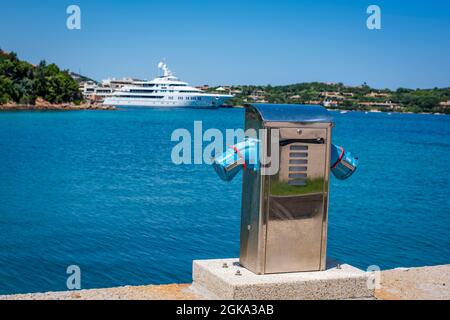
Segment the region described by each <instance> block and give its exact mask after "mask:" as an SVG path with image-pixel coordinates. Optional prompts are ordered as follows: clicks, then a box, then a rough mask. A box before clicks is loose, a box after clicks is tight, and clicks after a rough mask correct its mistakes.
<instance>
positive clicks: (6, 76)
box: [0, 49, 83, 105]
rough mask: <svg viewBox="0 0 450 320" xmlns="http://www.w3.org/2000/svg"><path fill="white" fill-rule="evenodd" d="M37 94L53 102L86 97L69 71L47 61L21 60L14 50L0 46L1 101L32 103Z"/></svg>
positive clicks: (78, 99) (73, 100)
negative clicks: (37, 62)
mask: <svg viewBox="0 0 450 320" xmlns="http://www.w3.org/2000/svg"><path fill="white" fill-rule="evenodd" d="M37 98H42V99H44V100H45V101H48V102H50V103H53V104H59V103H75V104H79V103H81V102H82V101H83V96H82V95H81V93H80V91H79V87H78V83H77V82H76V81H75V80H74V79H73V78H72V77H71V76H70V74H69V72H68V71H65V70H64V71H62V70H60V69H59V68H58V66H57V65H55V64H48V65H47V63H46V62H45V61H41V62H40V63H39V65H37V66H34V65H32V64H30V63H28V62H25V61H21V60H19V59H18V58H17V55H16V54H15V53H14V52H11V53H6V52H4V51H2V50H1V49H0V104H6V103H17V104H23V105H33V104H34V103H35V101H36V99H37Z"/></svg>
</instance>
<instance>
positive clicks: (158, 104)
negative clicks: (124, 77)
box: [103, 96, 231, 109]
mask: <svg viewBox="0 0 450 320" xmlns="http://www.w3.org/2000/svg"><path fill="white" fill-rule="evenodd" d="M230 98H231V96H223V97H222V96H217V97H211V96H208V97H202V99H201V100H200V101H199V100H192V101H191V100H177V99H174V100H169V99H158V100H150V99H146V98H119V97H117V98H116V97H109V98H106V99H105V101H104V102H103V104H104V105H107V106H115V107H142V108H209V109H214V108H219V107H220V106H222V105H223V104H224V102H225V101H226V100H228V99H230Z"/></svg>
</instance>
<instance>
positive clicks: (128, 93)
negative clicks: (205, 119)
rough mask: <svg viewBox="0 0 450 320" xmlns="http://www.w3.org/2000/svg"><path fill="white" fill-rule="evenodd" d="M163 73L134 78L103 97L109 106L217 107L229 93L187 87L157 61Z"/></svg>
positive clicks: (163, 64) (228, 97) (105, 103)
mask: <svg viewBox="0 0 450 320" xmlns="http://www.w3.org/2000/svg"><path fill="white" fill-rule="evenodd" d="M158 68H159V69H161V70H162V71H163V75H162V76H160V77H158V78H155V79H153V80H151V81H134V82H133V83H132V84H131V85H125V86H123V87H122V88H120V89H119V90H117V91H115V92H114V93H113V94H112V95H111V96H109V97H107V98H106V99H105V101H104V102H103V104H104V105H109V106H119V107H122V106H130V107H158V108H171V107H172V108H173V107H175V108H218V107H220V106H221V105H222V104H223V103H224V102H225V101H226V100H227V99H230V98H232V97H233V96H232V95H230V94H212V93H206V92H203V91H202V90H200V89H197V88H194V87H191V86H189V85H188V83H186V82H183V81H180V80H179V79H178V78H177V77H175V76H174V75H173V73H172V72H171V71H170V70H169V69H168V68H167V65H166V64H165V63H164V62H160V63H159V64H158Z"/></svg>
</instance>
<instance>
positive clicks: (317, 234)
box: [240, 104, 333, 274]
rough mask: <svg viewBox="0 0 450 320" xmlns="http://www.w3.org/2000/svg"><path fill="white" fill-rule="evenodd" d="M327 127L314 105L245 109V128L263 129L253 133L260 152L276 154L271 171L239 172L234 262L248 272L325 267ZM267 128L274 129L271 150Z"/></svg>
mask: <svg viewBox="0 0 450 320" xmlns="http://www.w3.org/2000/svg"><path fill="white" fill-rule="evenodd" d="M332 126H333V123H332V118H331V116H330V114H329V112H328V111H327V110H326V109H325V108H322V107H320V106H300V105H265V104H256V105H251V106H249V107H248V108H247V109H246V114H245V129H246V130H247V129H255V130H257V132H264V130H262V131H260V130H259V129H266V130H265V132H266V134H263V135H261V134H258V139H259V140H260V148H262V150H260V153H261V154H264V155H267V156H269V155H272V154H273V153H275V152H277V153H278V156H279V168H278V170H277V171H276V172H275V173H272V174H270V175H264V174H262V171H263V170H244V173H243V192H242V212H241V239H240V240H241V242H240V243H241V248H240V249H241V250H240V252H241V255H240V264H241V265H242V266H244V267H245V268H247V269H249V270H250V271H252V272H254V273H256V274H269V273H282V272H300V271H319V270H324V269H325V267H326V247H327V222H328V192H329V191H328V190H329V175H330V166H329V163H330V144H331V129H332ZM271 130H278V135H279V139H278V140H279V142H278V144H277V145H276V146H275V148H274V144H273V143H272V142H273V141H270V140H271ZM264 166H265V165H262V167H264Z"/></svg>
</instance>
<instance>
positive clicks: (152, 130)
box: [0, 109, 450, 294]
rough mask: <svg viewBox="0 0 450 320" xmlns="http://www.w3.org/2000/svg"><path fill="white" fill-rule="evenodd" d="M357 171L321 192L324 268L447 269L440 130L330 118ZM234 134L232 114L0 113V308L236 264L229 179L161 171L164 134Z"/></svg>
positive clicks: (446, 182)
mask: <svg viewBox="0 0 450 320" xmlns="http://www.w3.org/2000/svg"><path fill="white" fill-rule="evenodd" d="M333 115H334V117H335V122H336V127H335V129H334V136H333V140H334V142H335V143H337V144H340V145H343V146H344V147H345V148H346V149H348V150H350V151H352V153H354V154H356V155H358V156H359V158H360V166H359V168H358V170H357V172H356V173H355V174H354V175H353V176H352V177H351V178H350V179H348V180H346V181H337V180H336V179H334V178H332V180H331V195H330V197H331V199H330V210H329V240H328V253H329V256H331V257H333V258H336V259H339V260H341V261H344V262H346V263H350V264H353V265H355V266H357V267H360V268H362V269H365V268H367V267H368V266H370V265H374V264H375V265H379V266H380V267H381V268H382V269H386V268H394V267H400V266H405V267H406V266H423V265H435V264H447V263H450V193H449V186H450V116H444V115H412V114H392V115H388V114H384V113H369V114H365V113H361V112H350V113H347V114H339V113H337V112H334V113H333ZM194 120H203V129H204V130H206V129H208V128H220V129H221V130H225V129H226V128H239V127H242V126H243V110H240V109H219V110H189V109H177V110H175V109H174V110H156V109H123V110H117V111H74V112H3V113H0V165H1V166H0V294H5V293H22V292H36V291H41V292H42V291H53V290H65V289H66V280H67V276H68V275H67V274H66V268H67V267H68V266H69V265H78V266H79V267H80V268H81V285H82V288H97V287H111V286H120V285H140V284H158V283H187V282H190V281H191V262H192V260H193V259H205V258H225V257H236V256H238V254H239V220H240V202H241V199H240V197H241V178H240V176H238V177H237V178H236V179H235V180H234V181H233V182H231V183H225V182H222V181H220V180H219V179H218V177H217V176H216V174H215V173H214V171H213V170H212V168H211V167H209V166H208V165H180V166H177V165H174V164H173V163H172V161H171V150H172V147H173V146H174V145H175V143H174V142H171V141H170V137H171V133H172V131H173V130H174V129H176V128H187V129H190V130H192V129H193V122H194Z"/></svg>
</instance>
